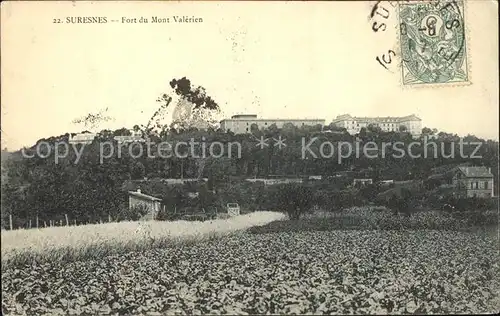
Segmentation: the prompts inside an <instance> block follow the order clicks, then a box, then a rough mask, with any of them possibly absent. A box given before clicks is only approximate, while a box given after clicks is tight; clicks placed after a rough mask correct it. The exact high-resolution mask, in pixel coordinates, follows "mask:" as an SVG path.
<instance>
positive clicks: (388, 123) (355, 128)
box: [332, 114, 422, 137]
mask: <svg viewBox="0 0 500 316" xmlns="http://www.w3.org/2000/svg"><path fill="white" fill-rule="evenodd" d="M332 124H333V125H335V126H337V127H342V128H345V129H346V130H347V132H348V133H349V134H351V135H355V134H358V133H359V132H360V131H361V129H362V128H367V127H368V126H370V125H372V126H378V127H380V129H381V130H382V131H384V132H400V131H403V130H405V131H407V132H409V133H410V134H412V135H413V136H414V137H418V136H420V134H421V132H422V119H420V118H419V117H417V116H416V115H415V114H411V115H407V116H387V117H357V116H351V115H350V114H343V115H338V116H337V118H336V119H334V120H333V121H332Z"/></svg>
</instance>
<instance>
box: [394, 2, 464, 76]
mask: <svg viewBox="0 0 500 316" xmlns="http://www.w3.org/2000/svg"><path fill="white" fill-rule="evenodd" d="M398 3H399V31H400V32H399V34H400V47H401V58H402V64H401V71H402V80H403V84H404V85H415V84H445V83H460V82H468V81H469V74H468V71H467V49H466V36H465V25H464V21H465V19H464V2H463V0H427V1H425V0H420V1H399V2H398Z"/></svg>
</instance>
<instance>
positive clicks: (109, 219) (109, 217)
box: [108, 214, 111, 223]
mask: <svg viewBox="0 0 500 316" xmlns="http://www.w3.org/2000/svg"><path fill="white" fill-rule="evenodd" d="M108 223H111V215H110V214H108Z"/></svg>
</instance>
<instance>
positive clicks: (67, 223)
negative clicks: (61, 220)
mask: <svg viewBox="0 0 500 316" xmlns="http://www.w3.org/2000/svg"><path fill="white" fill-rule="evenodd" d="M64 217H65V218H66V226H69V220H68V214H64Z"/></svg>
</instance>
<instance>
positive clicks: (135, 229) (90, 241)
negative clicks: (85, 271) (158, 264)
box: [1, 212, 285, 269]
mask: <svg viewBox="0 0 500 316" xmlns="http://www.w3.org/2000/svg"><path fill="white" fill-rule="evenodd" d="M284 217H285V216H284V215H283V214H281V213H275V212H258V213H251V214H246V215H241V216H237V217H233V218H229V219H219V220H212V221H206V222H191V221H175V222H160V221H154V222H119V223H107V224H96V225H85V226H66V227H49V228H42V229H38V230H37V229H30V230H24V229H20V230H13V231H2V250H1V253H2V269H3V268H4V267H6V266H11V265H19V264H25V263H30V262H47V261H54V260H58V261H60V260H64V261H74V260H83V259H92V258H100V257H103V256H106V255H110V254H118V253H123V252H128V251H133V250H146V249H150V248H155V247H163V246H168V245H171V244H178V243H183V244H186V243H189V242H196V241H199V240H203V239H209V238H213V237H218V236H220V235H224V234H227V233H231V232H235V231H238V230H243V229H247V228H249V227H256V226H259V225H264V224H267V223H270V222H273V221H277V220H280V219H283V218H284Z"/></svg>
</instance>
